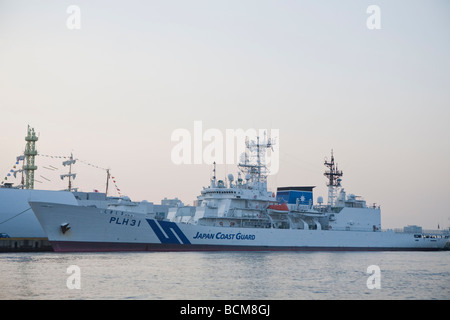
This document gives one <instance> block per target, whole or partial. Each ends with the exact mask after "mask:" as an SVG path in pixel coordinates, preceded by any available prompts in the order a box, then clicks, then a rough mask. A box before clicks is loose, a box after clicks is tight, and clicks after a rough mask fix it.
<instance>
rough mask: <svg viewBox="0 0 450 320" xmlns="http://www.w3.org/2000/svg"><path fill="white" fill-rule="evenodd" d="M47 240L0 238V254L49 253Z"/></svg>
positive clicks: (51, 249)
mask: <svg viewBox="0 0 450 320" xmlns="http://www.w3.org/2000/svg"><path fill="white" fill-rule="evenodd" d="M50 251H53V248H52V246H51V244H50V242H49V241H48V239H47V238H1V239H0V252H50Z"/></svg>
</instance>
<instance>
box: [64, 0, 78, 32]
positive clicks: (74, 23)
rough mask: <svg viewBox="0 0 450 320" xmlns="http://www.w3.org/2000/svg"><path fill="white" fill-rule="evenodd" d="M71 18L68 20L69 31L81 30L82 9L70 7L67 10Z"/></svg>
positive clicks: (74, 6)
mask: <svg viewBox="0 0 450 320" xmlns="http://www.w3.org/2000/svg"><path fill="white" fill-rule="evenodd" d="M66 13H67V14H69V16H68V17H67V19H66V27H67V29H69V30H79V29H81V9H80V7H79V6H76V5H70V6H68V7H67V9H66Z"/></svg>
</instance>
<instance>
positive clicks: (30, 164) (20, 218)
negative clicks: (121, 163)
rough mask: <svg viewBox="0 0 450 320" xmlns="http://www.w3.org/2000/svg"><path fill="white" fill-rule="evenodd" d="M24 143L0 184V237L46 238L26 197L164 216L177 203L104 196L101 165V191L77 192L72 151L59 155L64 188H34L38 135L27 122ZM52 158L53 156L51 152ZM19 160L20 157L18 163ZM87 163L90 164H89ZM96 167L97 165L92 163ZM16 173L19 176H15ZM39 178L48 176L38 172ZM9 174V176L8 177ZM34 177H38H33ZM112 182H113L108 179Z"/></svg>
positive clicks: (108, 178) (174, 201) (174, 200)
mask: <svg viewBox="0 0 450 320" xmlns="http://www.w3.org/2000/svg"><path fill="white" fill-rule="evenodd" d="M25 141H26V146H25V150H24V153H23V155H20V156H18V157H17V159H16V165H14V167H13V169H11V171H10V172H9V173H8V176H7V177H5V178H4V179H3V181H2V182H1V184H0V238H5V237H8V238H46V237H47V235H46V233H45V232H44V230H43V229H42V227H41V225H40V223H39V221H38V220H37V219H36V216H35V215H34V213H33V211H32V210H31V207H30V205H29V201H48V202H53V203H60V204H69V205H74V206H90V207H97V208H102V209H107V208H115V209H116V208H122V210H128V211H130V210H132V211H138V212H141V213H146V214H148V215H153V216H158V217H164V216H166V215H167V212H168V210H169V208H170V207H173V206H176V205H178V204H179V203H180V201H179V200H178V199H164V200H162V202H161V204H153V203H152V202H147V201H145V200H144V201H142V202H134V201H131V200H130V198H128V197H126V196H121V197H116V196H108V182H109V180H111V176H110V173H109V170H108V169H103V168H102V170H105V171H106V173H107V176H106V190H105V192H98V190H96V191H94V192H81V191H78V190H77V188H74V187H73V180H74V179H75V178H76V175H77V174H76V173H74V172H73V165H74V164H75V163H76V162H77V159H74V157H73V155H71V156H70V157H69V156H68V157H56V158H63V159H64V161H63V162H62V165H63V166H67V167H68V168H69V171H68V173H64V174H61V175H60V178H61V180H64V179H67V180H68V187H67V189H65V190H61V191H53V190H36V189H34V183H35V179H34V175H35V171H36V170H37V169H38V167H37V166H36V165H35V159H34V158H35V156H38V152H37V150H36V145H35V144H36V142H37V141H38V137H37V136H36V133H35V131H34V129H33V128H30V127H29V126H28V134H27V136H26V137H25ZM51 157H52V158H53V156H51ZM19 161H23V163H22V165H20V164H19ZM89 165H91V164H89ZM95 167H98V166H95ZM44 168H46V169H52V170H56V169H57V168H56V167H54V166H51V165H48V164H47V166H44ZM17 174H19V176H17ZM20 177H21V182H20V184H17V185H14V184H13V183H12V181H13V180H11V179H14V178H18V179H20ZM40 177H41V179H45V180H49V179H47V178H46V177H45V176H43V175H40ZM8 178H9V179H8ZM36 181H38V180H36ZM112 181H113V182H115V181H114V180H113V179H112Z"/></svg>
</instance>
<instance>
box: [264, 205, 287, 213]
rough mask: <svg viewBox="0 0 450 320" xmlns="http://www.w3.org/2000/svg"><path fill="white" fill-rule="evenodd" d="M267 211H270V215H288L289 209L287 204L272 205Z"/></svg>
mask: <svg viewBox="0 0 450 320" xmlns="http://www.w3.org/2000/svg"><path fill="white" fill-rule="evenodd" d="M267 211H269V213H288V212H289V208H288V206H287V204H286V203H281V204H272V205H270V206H268V207H267Z"/></svg>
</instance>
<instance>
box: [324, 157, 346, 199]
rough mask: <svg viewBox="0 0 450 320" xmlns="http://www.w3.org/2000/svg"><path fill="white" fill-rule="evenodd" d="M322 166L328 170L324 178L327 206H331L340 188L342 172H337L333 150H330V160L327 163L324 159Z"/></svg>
mask: <svg viewBox="0 0 450 320" xmlns="http://www.w3.org/2000/svg"><path fill="white" fill-rule="evenodd" d="M324 165H325V166H326V167H327V168H328V170H327V171H325V173H324V176H325V177H327V178H328V182H327V186H328V205H329V206H333V205H334V203H335V200H336V197H337V188H340V187H341V181H342V179H341V177H342V175H343V173H342V171H340V170H338V167H337V164H335V163H334V155H333V149H331V160H330V162H328V161H327V159H326V158H325V163H324Z"/></svg>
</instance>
